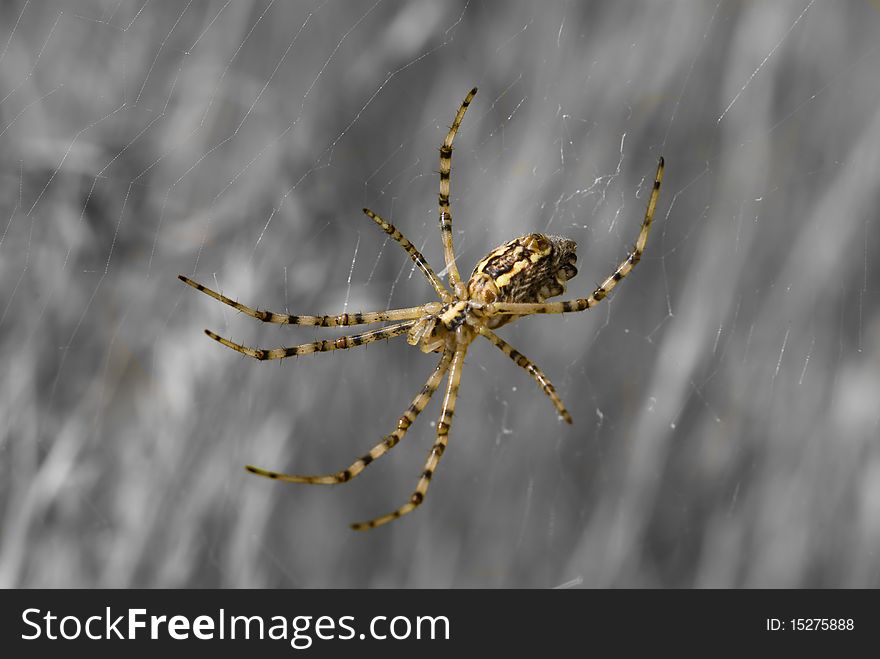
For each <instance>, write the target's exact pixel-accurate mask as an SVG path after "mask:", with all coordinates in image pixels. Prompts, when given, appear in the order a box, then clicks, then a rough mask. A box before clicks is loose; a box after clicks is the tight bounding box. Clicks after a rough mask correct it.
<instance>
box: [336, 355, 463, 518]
mask: <svg viewBox="0 0 880 659" xmlns="http://www.w3.org/2000/svg"><path fill="white" fill-rule="evenodd" d="M466 352H467V346H466V345H465V346H461V347H459V348H456V350H455V354H454V356H453V357H452V364H451V366H450V367H449V381H448V382H447V384H446V396H445V397H444V399H443V411H442V412H441V413H440V422H439V423H438V424H437V441H436V442H435V443H434V446H432V447H431V451H430V453H428V460H427V462H426V463H425V470H424V471H423V472H422V477H421V478H420V479H419V483H418V485H416V490H415V492H413V493H412V496H411V497H410V499H409V501H408V502H407V503H405V504H404V505H402V506H401V507H400V508H398V509H397V510H395V511H394V512H392V513H389V514H387V515H382V516H381V517H376V518H375V519H371V520H369V521H368V522H358V523H356V524H352V525H351V528H353V529H354V530H355V531H364V530H366V529H372V528H375V527H377V526H382V525H383V524H387V523H388V522H391V521H394V520H395V519H397V518H398V517H403V516H404V515H406V514H407V513H410V512H412V511H413V510H415V509H416V508H417V507H418V506H420V505H421V503H422V502H423V501H424V500H425V494H426V493H427V492H428V485H430V484H431V476H433V475H434V470H435V469H436V468H437V464H438V463H439V462H440V458H441V457H443V452H444V451H445V450H446V445H447V443H448V441H449V427H450V426H451V424H452V417H453V415H454V414H455V401H456V400H457V399H458V387H459V385H460V384H461V367H462V365H463V364H464V356H465V353H466Z"/></svg>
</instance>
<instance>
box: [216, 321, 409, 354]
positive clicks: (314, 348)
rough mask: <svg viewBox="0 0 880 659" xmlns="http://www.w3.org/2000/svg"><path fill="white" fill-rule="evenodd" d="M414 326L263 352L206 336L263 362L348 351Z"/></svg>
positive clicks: (387, 328) (398, 334)
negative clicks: (332, 351)
mask: <svg viewBox="0 0 880 659" xmlns="http://www.w3.org/2000/svg"><path fill="white" fill-rule="evenodd" d="M413 325H415V321H413V320H410V321H407V322H405V323H397V324H396V325H389V326H388V327H381V328H379V329H375V330H370V331H369V332H362V333H361V334H353V335H351V336H340V337H339V338H337V339H330V340H327V341H313V342H312V343H303V344H301V345H298V346H291V347H290V348H275V349H273V350H263V349H262V348H248V347H246V346H243V345H241V344H239V343H235V342H234V341H230V340H229V339H224V338H223V337H222V336H218V335H217V334H214V332H212V331H211V330H205V334H207V335H208V336H210V337H211V338H212V339H214V340H215V341H217V343H222V344H223V345H225V346H226V347H227V348H232V349H233V350H235V351H237V352H240V353H241V354H243V355H247V356H248V357H253V358H254V359H259V360H260V361H262V360H265V359H284V358H285V357H298V356H299V355H308V354H311V353H313V352H329V351H330V350H346V349H348V348H354V347H355V346H362V345H365V344H367V343H373V342H374V341H381V340H383V339H391V338H393V337H395V336H400V335H401V334H406V332H407V331H408V330H409V328H410V327H412V326H413Z"/></svg>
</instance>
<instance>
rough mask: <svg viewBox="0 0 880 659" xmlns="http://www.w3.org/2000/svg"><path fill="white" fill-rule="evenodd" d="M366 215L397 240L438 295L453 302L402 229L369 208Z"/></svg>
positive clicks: (438, 278)
mask: <svg viewBox="0 0 880 659" xmlns="http://www.w3.org/2000/svg"><path fill="white" fill-rule="evenodd" d="M364 213H366V214H367V217H369V218H370V219H371V220H373V222H375V223H376V224H378V225H379V227H380V228H381V229H382V231H384V232H385V233H387V234H388V235H389V236H391V237H392V238H393V239H394V240H396V241H397V242H398V243H399V244H400V246H401V247H403V249H404V251H405V252H406V253H407V254H409V256H410V258H411V259H412V260H413V261H414V262H415V264H416V265H417V266H418V267H419V270H421V271H422V272H423V273H424V275H425V277H427V278H428V281H430V282H431V286H433V287H434V290H435V291H437V295H438V296H439V297H440V299H441V300H443V301H444V302H451V301H452V296H451V295H450V294H449V291H447V290H446V287H445V286H444V285H443V282H442V281H440V277H438V276H437V274H436V273H435V272H434V270H433V269H432V268H431V266H430V265H428V261H427V260H425V257H424V256H422V253H421V252H420V251H419V250H417V249H416V247H415V245H413V244H412V243H411V242H410V241H409V240H407V238H406V236H404V235H403V234H402V233H401V232H400V229H398V228H397V227H395V226H394V225H393V224H391V223H390V222H386V221H385V220H383V219H382V218H381V217H379V216H378V215H376V214H375V213H374V212H373V211H371V210H370V209H369V208H365V209H364Z"/></svg>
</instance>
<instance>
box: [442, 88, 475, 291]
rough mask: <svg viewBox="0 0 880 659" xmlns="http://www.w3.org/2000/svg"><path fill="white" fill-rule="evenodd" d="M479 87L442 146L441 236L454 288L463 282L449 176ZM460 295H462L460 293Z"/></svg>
mask: <svg viewBox="0 0 880 659" xmlns="http://www.w3.org/2000/svg"><path fill="white" fill-rule="evenodd" d="M476 93H477V88H476V87H474V88H473V89H472V90H471V91H470V92H468V95H467V96H465V98H464V100H463V101H462V102H461V107H459V108H458V112H457V113H456V115H455V121H453V122H452V126H450V127H449V132H448V133H447V134H446V139H445V140H443V146H441V147H440V196H439V206H440V237H441V238H442V239H443V257H444V259H445V260H446V272H447V273H448V277H449V285H450V286H451V287H452V290H453V291H455V292H456V294H458V293H459V291H458V290H457V289H458V288H460V287H459V284H460V283H462V282H461V275H460V274H459V272H458V266H457V265H456V264H455V250H454V249H453V247H452V212H451V211H450V210H449V176H450V173H451V171H452V140H454V139H455V134H456V133H457V132H458V129H459V128H460V127H461V121H462V119H464V113H465V112H467V109H468V106H469V105H470V104H471V101H472V100H473V98H474V96H475V95H476ZM458 297H462V296H461V295H459V296H458Z"/></svg>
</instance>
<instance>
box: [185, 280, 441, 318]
mask: <svg viewBox="0 0 880 659" xmlns="http://www.w3.org/2000/svg"><path fill="white" fill-rule="evenodd" d="M177 278H178V279H180V281H182V282H183V283H184V284H188V285H190V286H192V287H193V288H194V289H196V290H197V291H201V292H202V293H204V294H205V295H209V296H211V297H212V298H214V299H215V300H219V301H220V302H222V303H223V304H228V305H229V306H230V307H232V308H233V309H238V310H239V311H241V312H242V313H244V314H247V315H248V316H250V317H251V318H256V319H257V320H262V321H263V322H264V323H275V324H277V325H316V326H318V327H339V326H343V325H365V324H369V323H381V322H384V321H386V320H412V319H414V318H420V317H421V316H423V315H425V313H434V311H433V310H432V308H431V307H430V306H427V305H426V306H421V307H409V308H406V309H388V310H386V311H369V312H366V313H343V314H339V315H337V316H292V315H290V314H286V313H275V312H273V311H259V310H257V309H251V308H250V307H248V306H245V305H243V304H241V303H240V302H236V301H235V300H233V299H231V298H228V297H226V296H225V295H222V294H221V293H218V292H217V291H213V290H211V289H210V288H208V287H207V286H202V285H201V284H200V283H198V282H196V281H193V280H192V279H190V278H189V277H184V276H183V275H177ZM440 306H441V305H439V304H438V305H437V310H439V309H440Z"/></svg>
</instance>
